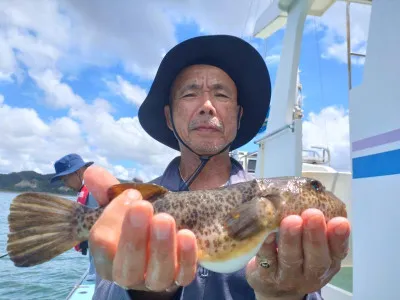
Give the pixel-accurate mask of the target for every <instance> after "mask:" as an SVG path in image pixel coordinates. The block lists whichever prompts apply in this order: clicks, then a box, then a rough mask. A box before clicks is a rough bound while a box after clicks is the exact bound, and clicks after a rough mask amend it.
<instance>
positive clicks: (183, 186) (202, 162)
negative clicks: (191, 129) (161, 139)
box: [169, 105, 242, 191]
mask: <svg viewBox="0 0 400 300" xmlns="http://www.w3.org/2000/svg"><path fill="white" fill-rule="evenodd" d="M241 111H242V109H241V108H240V109H239V112H238V115H237V128H239V124H240V112H241ZM169 112H170V113H169V114H170V117H171V125H172V131H173V132H174V135H175V137H176V138H177V140H178V141H179V142H180V143H181V144H182V145H184V146H185V147H186V148H187V149H189V150H190V151H191V152H192V153H194V154H195V155H197V157H198V158H199V159H200V164H199V166H198V167H197V169H196V170H195V171H194V172H193V174H192V175H190V177H189V179H188V180H186V181H185V180H184V179H183V178H182V180H183V182H182V184H181V185H180V186H179V191H184V190H186V191H187V190H189V186H190V185H191V184H192V183H193V181H194V180H195V179H196V178H197V176H199V174H200V172H201V171H202V170H203V168H204V167H205V165H206V164H207V162H208V161H209V160H210V159H211V158H212V157H214V156H216V155H218V154H221V153H222V152H225V151H226V150H227V149H228V148H229V147H230V146H231V145H232V142H233V141H232V142H230V143H229V144H227V145H226V146H225V147H224V148H223V149H222V150H220V151H218V152H217V153H214V154H211V155H200V154H198V153H196V152H195V151H194V150H192V149H191V148H190V147H189V146H188V145H187V144H186V143H185V142H184V141H183V140H182V139H181V137H180V136H179V134H178V132H177V131H176V128H175V123H174V118H173V116H172V105H171V106H170V110H169Z"/></svg>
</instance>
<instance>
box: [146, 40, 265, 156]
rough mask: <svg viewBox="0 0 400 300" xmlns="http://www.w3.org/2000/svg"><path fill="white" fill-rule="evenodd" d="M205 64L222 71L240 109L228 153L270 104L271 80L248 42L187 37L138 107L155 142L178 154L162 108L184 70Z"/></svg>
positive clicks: (166, 58) (241, 142)
mask: <svg viewBox="0 0 400 300" xmlns="http://www.w3.org/2000/svg"><path fill="white" fill-rule="evenodd" d="M196 64H206V65H212V66H215V67H218V68H220V69H222V70H223V71H225V72H226V73H227V74H228V75H229V76H230V77H231V78H232V80H233V81H234V82H235V84H236V87H237V89H238V103H239V105H241V106H242V108H243V111H244V113H243V116H242V118H241V120H240V128H239V129H238V132H237V135H236V138H235V140H234V141H233V142H232V145H231V147H230V150H234V149H236V148H239V147H241V146H243V145H245V144H247V143H248V142H249V141H251V139H252V138H253V137H254V136H256V134H257V133H258V131H259V129H260V128H261V126H262V125H263V123H264V121H265V116H266V114H267V112H268V109H269V105H270V101H271V80H270V76H269V71H268V68H267V65H266V63H265V61H264V59H263V57H262V56H261V55H260V54H259V53H258V51H257V50H256V49H255V48H254V47H253V46H252V45H251V44H249V43H248V42H246V41H244V40H243V39H241V38H238V37H235V36H230V35H208V36H199V37H194V38H190V39H188V40H185V41H183V42H181V43H180V44H178V45H176V46H175V47H173V48H172V49H171V50H169V51H168V53H167V54H166V55H165V56H164V58H163V60H162V62H161V64H160V66H159V68H158V71H157V74H156V76H155V78H154V81H153V84H152V85H151V88H150V91H149V93H148V95H147V97H146V99H145V100H144V101H143V103H142V105H141V106H140V108H139V113H138V116H139V122H140V124H141V126H142V127H143V129H144V130H145V131H146V132H147V133H148V134H149V135H150V136H151V137H153V138H154V139H155V140H157V141H159V142H160V143H162V144H164V145H166V146H168V147H171V148H173V149H175V150H178V151H179V144H178V140H177V138H176V137H175V133H174V132H173V131H172V130H171V129H170V128H169V127H168V126H167V122H166V120H165V115H164V106H165V105H167V104H169V101H170V92H171V86H172V84H173V82H174V80H175V79H176V76H177V75H178V74H179V73H180V72H181V71H182V70H183V69H184V68H186V67H188V66H191V65H196Z"/></svg>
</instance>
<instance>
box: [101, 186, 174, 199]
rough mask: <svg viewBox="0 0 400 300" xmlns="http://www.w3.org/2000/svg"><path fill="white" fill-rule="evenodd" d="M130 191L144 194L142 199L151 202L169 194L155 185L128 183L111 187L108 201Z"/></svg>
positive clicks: (108, 192) (166, 190)
mask: <svg viewBox="0 0 400 300" xmlns="http://www.w3.org/2000/svg"><path fill="white" fill-rule="evenodd" d="M128 189H135V190H138V191H139V192H140V193H141V194H142V198H143V199H144V200H147V201H150V202H151V200H153V199H156V198H157V197H158V196H161V195H163V194H165V193H167V192H169V190H168V189H166V188H164V187H162V186H160V185H157V184H153V183H136V182H127V183H119V184H115V185H113V186H111V187H110V188H109V189H108V191H107V194H108V199H109V200H110V201H111V200H112V199H114V198H116V197H117V196H119V195H120V194H122V193H123V192H124V191H125V190H128Z"/></svg>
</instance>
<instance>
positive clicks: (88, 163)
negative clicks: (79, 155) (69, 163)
mask: <svg viewBox="0 0 400 300" xmlns="http://www.w3.org/2000/svg"><path fill="white" fill-rule="evenodd" d="M92 164H93V162H92V161H89V162H87V163H84V164H80V165H76V166H74V167H72V168H71V169H68V170H67V171H64V172H61V173H58V174H57V175H54V176H53V177H52V178H51V179H50V183H53V182H56V181H59V180H60V179H61V177H63V176H65V175H69V174H72V173H74V172H76V171H77V170H79V169H80V168H82V167H88V166H90V165H92Z"/></svg>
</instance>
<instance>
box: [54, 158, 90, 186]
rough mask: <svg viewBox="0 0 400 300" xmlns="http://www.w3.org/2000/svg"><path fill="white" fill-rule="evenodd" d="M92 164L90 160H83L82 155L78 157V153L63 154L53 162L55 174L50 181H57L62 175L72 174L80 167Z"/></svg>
mask: <svg viewBox="0 0 400 300" xmlns="http://www.w3.org/2000/svg"><path fill="white" fill-rule="evenodd" d="M92 164H93V162H92V161H89V162H84V161H83V159H82V157H80V156H79V155H78V154H75V153H71V154H68V155H65V156H64V157H62V158H60V159H59V160H57V161H56V162H55V163H54V169H55V170H56V174H55V175H54V176H53V177H52V178H51V179H50V182H51V183H53V182H55V181H58V180H60V178H61V177H62V176H65V175H68V174H72V173H74V172H75V171H77V170H79V169H80V168H82V167H86V166H90V165H92Z"/></svg>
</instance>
